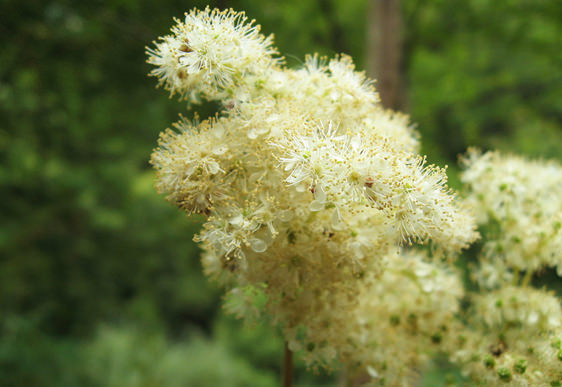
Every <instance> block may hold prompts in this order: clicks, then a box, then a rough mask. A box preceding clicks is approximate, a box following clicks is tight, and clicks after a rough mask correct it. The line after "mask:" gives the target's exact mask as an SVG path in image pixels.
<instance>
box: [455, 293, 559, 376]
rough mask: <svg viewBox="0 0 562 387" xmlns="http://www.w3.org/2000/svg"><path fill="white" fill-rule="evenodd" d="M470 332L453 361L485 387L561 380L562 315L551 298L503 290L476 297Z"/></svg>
mask: <svg viewBox="0 0 562 387" xmlns="http://www.w3.org/2000/svg"><path fill="white" fill-rule="evenodd" d="M470 316H471V319H470V320H471V327H472V328H467V329H463V330H461V333H460V334H459V335H460V336H462V338H463V340H462V342H459V343H457V344H456V345H455V347H452V348H450V351H451V353H452V360H453V361H455V362H457V363H459V364H460V365H462V366H463V370H464V372H465V373H466V374H467V375H470V376H471V377H472V378H473V379H474V380H475V381H477V382H482V383H486V384H489V385H498V384H499V385H502V384H507V385H513V386H521V385H529V386H535V385H550V383H552V382H557V381H560V380H562V356H560V357H559V354H560V355H562V353H560V350H561V349H562V344H561V339H562V329H561V328H562V310H561V307H560V301H559V300H558V299H557V298H556V297H555V296H554V295H552V294H550V293H547V292H544V291H540V290H535V289H532V288H522V287H517V286H506V287H504V288H502V289H499V290H496V291H494V292H491V293H488V294H481V295H478V296H477V297H476V299H475V302H474V309H473V310H472V311H471V313H470Z"/></svg>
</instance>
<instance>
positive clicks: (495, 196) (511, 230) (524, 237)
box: [462, 150, 562, 276]
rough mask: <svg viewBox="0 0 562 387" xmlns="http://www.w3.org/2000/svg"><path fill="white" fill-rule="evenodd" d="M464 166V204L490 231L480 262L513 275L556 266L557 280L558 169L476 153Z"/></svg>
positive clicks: (560, 240) (560, 267)
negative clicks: (497, 263)
mask: <svg viewBox="0 0 562 387" xmlns="http://www.w3.org/2000/svg"><path fill="white" fill-rule="evenodd" d="M463 162H464V164H465V166H466V170H465V171H464V173H463V175H462V181H463V182H464V183H466V184H467V185H468V189H469V197H468V200H469V202H470V203H471V204H472V207H473V208H474V209H475V211H477V216H478V218H479V223H485V222H488V224H489V228H490V229H491V230H490V232H488V233H487V238H486V239H487V242H486V245H485V252H484V255H485V257H487V259H489V260H494V261H495V260H502V261H503V262H504V263H505V264H506V265H507V266H508V267H510V268H512V269H513V270H515V271H528V272H536V271H538V270H540V269H542V268H544V267H556V268H557V271H558V275H560V276H562V166H560V165H559V164H557V163H555V162H552V161H551V162H539V161H528V160H525V159H523V158H521V157H517V156H505V155H502V154H500V153H499V152H488V153H480V152H478V151H477V150H470V151H469V152H468V154H467V156H466V157H465V158H464V159H463ZM493 228H495V230H493Z"/></svg>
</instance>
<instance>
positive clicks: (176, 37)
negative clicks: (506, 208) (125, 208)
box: [148, 8, 478, 383]
mask: <svg viewBox="0 0 562 387" xmlns="http://www.w3.org/2000/svg"><path fill="white" fill-rule="evenodd" d="M259 31H260V28H259V26H257V25H255V24H254V23H253V22H252V21H248V20H247V18H246V16H245V15H244V14H243V13H237V12H234V11H232V10H227V11H218V10H210V9H209V8H207V9H205V10H203V11H199V10H193V11H190V12H189V13H187V14H186V15H185V18H184V19H183V20H181V21H180V20H176V24H175V26H174V27H173V28H172V33H171V35H168V36H165V37H163V38H160V40H159V41H157V42H155V43H154V45H153V47H151V48H149V49H148V56H149V59H148V62H149V63H151V64H153V65H154V66H155V68H154V70H153V71H152V73H151V75H153V76H155V77H157V78H158V80H159V84H160V85H161V86H163V87H164V88H165V89H167V90H169V91H170V93H171V95H174V94H178V95H179V96H180V97H181V98H183V99H186V100H187V101H189V103H191V104H193V103H197V102H199V101H200V100H213V101H217V102H218V103H219V104H220V106H221V108H220V111H219V112H218V114H217V115H216V117H212V118H209V119H208V120H204V121H202V122H197V121H194V122H191V121H188V120H181V121H180V122H179V123H177V124H175V125H174V129H171V130H170V129H169V130H166V131H165V132H164V133H163V134H162V135H161V136H160V141H159V146H158V148H157V149H156V150H155V151H154V153H153V155H152V159H151V162H152V164H153V166H154V167H155V168H156V171H157V183H156V186H157V189H158V190H159V191H160V192H162V193H165V194H166V195H167V198H168V200H169V201H170V202H172V203H174V204H176V205H177V206H178V207H180V208H181V209H183V210H185V211H186V212H187V213H188V214H192V213H197V214H202V215H203V216H205V219H206V221H205V224H204V226H203V229H202V231H201V232H200V233H199V235H198V236H197V237H196V240H197V241H198V242H199V243H200V245H201V247H202V248H203V251H204V253H203V266H204V270H205V272H206V274H207V275H208V276H209V277H211V278H214V279H216V280H217V281H219V283H220V284H221V285H222V286H224V287H225V288H226V289H227V292H228V294H229V297H232V298H233V299H235V300H236V302H232V303H231V304H232V305H234V306H233V307H232V309H233V311H234V312H235V313H237V314H239V315H240V316H243V317H248V318H249V317H251V316H256V315H258V316H260V315H267V316H268V317H269V320H270V321H271V322H272V323H273V324H275V325H277V326H279V327H280V328H281V331H282V333H283V335H284V338H285V340H286V342H287V343H288V348H289V349H291V350H292V351H299V352H300V355H301V357H302V358H303V359H304V360H305V361H306V362H307V364H309V365H312V366H329V365H330V364H332V363H333V361H334V360H335V359H339V360H340V361H342V362H346V363H347V364H349V366H350V367H355V368H357V369H362V370H364V371H365V370H366V372H368V374H369V375H370V376H371V377H372V378H387V380H389V382H390V383H393V380H403V379H401V378H407V377H409V376H410V375H411V373H412V372H413V371H412V370H415V369H416V366H415V364H416V362H417V361H418V360H420V359H421V358H423V357H424V353H426V352H427V351H426V350H425V347H424V346H425V345H431V343H432V342H433V343H436V342H439V340H440V339H439V337H440V335H442V332H443V330H446V329H447V324H448V323H449V321H450V320H451V318H452V316H453V315H454V313H455V312H456V311H457V309H458V299H459V298H460V297H461V296H462V293H463V292H462V286H461V285H460V282H459V279H458V278H457V276H456V275H455V273H454V272H453V271H451V270H450V269H447V268H443V267H441V266H440V265H439V264H437V263H435V262H431V260H430V259H428V258H427V257H425V256H424V255H423V254H421V253H415V252H401V251H400V250H401V246H405V245H407V246H410V245H412V244H423V243H426V242H428V241H430V240H431V241H432V244H433V246H435V250H434V251H435V252H436V254H437V252H439V253H440V254H441V253H442V254H448V255H453V254H455V253H457V252H458V251H459V250H460V249H462V248H463V247H466V246H467V245H468V244H469V243H471V242H472V241H473V240H475V239H476V238H477V235H478V234H477V233H476V232H475V222H474V219H473V217H472V216H471V215H470V212H469V211H468V210H467V209H466V206H465V205H464V204H462V203H461V201H460V200H459V199H458V198H456V196H455V194H454V193H453V192H452V191H451V190H450V189H449V188H448V187H447V185H446V183H447V177H446V174H445V170H444V169H443V168H439V167H436V166H433V165H427V163H426V161H425V158H424V157H422V156H420V155H418V153H417V152H418V135H417V133H416V132H415V131H414V130H413V128H412V126H411V125H410V123H409V121H408V117H407V116H405V115H402V114H399V113H396V112H392V111H389V110H385V109H383V108H382V107H381V105H380V102H379V97H378V94H377V93H376V91H375V89H374V87H373V85H372V82H371V81H370V80H369V79H367V78H366V77H365V75H364V74H363V73H361V72H357V71H355V67H354V65H353V63H352V61H351V58H349V57H347V56H345V55H341V56H338V57H336V58H333V59H330V60H327V59H324V58H319V57H318V56H316V55H313V56H309V57H307V58H306V60H305V64H304V65H303V66H302V68H299V69H289V68H286V67H284V65H283V63H284V62H283V58H281V57H279V56H278V53H277V50H276V49H275V48H274V47H273V38H272V37H271V36H269V37H265V36H263V35H262V34H260V32H259ZM383 273H384V274H383ZM256 294H260V295H261V296H263V297H264V298H265V299H266V300H267V301H266V303H265V306H264V307H263V308H261V309H260V308H257V307H256V305H255V302H254V298H255V296H256ZM406 298H408V299H406ZM393 331H396V332H402V333H401V334H398V333H397V334H396V335H395V336H392V333H391V332H393ZM427 343H429V344H427ZM393 351H394V352H393ZM406 352H407V353H406ZM393 353H395V355H393ZM396 353H399V354H400V353H401V354H402V356H397V355H396ZM392 378H394V379H392Z"/></svg>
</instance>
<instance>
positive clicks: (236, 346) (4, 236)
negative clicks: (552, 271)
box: [0, 0, 562, 386]
mask: <svg viewBox="0 0 562 387" xmlns="http://www.w3.org/2000/svg"><path fill="white" fill-rule="evenodd" d="M207 4H209V5H211V6H216V7H219V8H228V7H232V8H234V9H236V10H245V11H246V12H247V14H248V15H249V16H250V18H255V19H257V20H258V22H259V23H260V24H261V25H262V27H263V31H264V32H265V33H267V34H269V33H275V37H276V43H277V45H278V47H279V48H280V51H281V52H282V53H283V54H284V55H285V56H286V59H287V63H288V64H289V65H290V66H298V65H299V64H301V63H302V60H303V58H304V55H305V54H306V53H312V52H319V53H321V54H325V55H330V56H331V55H334V54H336V53H340V52H344V53H347V54H350V55H351V56H353V57H354V58H355V61H356V64H357V66H358V68H360V69H365V68H367V62H368V60H367V59H368V57H369V55H371V54H372V53H370V50H371V48H370V45H369V39H368V33H367V31H368V30H369V24H370V23H372V22H373V17H372V12H370V11H369V9H370V7H372V4H369V0H285V1H277V0H260V1H251V0H236V1H235V0H232V1H226V0H224V1H214V2H213V1H210V2H203V1H190V0H182V1H179V0H159V1H152V2H148V1H141V0H108V1H96V0H90V1H70V0H67V1H65V0H2V1H0V385H2V386H219V385H221V386H229V385H232V386H235V385H239V386H245V385H260V386H261V385H264V386H265V385H278V383H279V382H278V380H279V373H280V363H281V357H282V347H283V344H282V341H281V339H280V338H279V336H278V332H277V331H276V330H275V329H274V328H271V327H269V326H268V325H267V324H263V325H257V326H252V327H245V326H244V324H243V323H242V322H241V321H238V320H236V319H235V318H233V317H231V316H228V315H226V314H225V313H224V312H223V311H222V310H221V291H220V289H217V288H216V286H215V285H214V284H212V283H208V282H207V280H206V279H205V277H204V275H203V274H202V271H201V265H200V263H199V251H198V249H197V247H196V246H195V244H194V243H193V242H192V237H193V235H194V233H196V232H197V230H198V227H199V226H200V223H199V222H200V220H198V219H197V218H188V217H187V216H186V215H185V214H183V213H181V212H180V211H179V210H176V208H174V207H172V206H171V205H169V204H167V203H166V202H165V200H164V198H163V197H161V196H158V195H157V194H156V193H155V191H154V189H153V180H154V173H153V171H152V170H151V169H150V166H149V165H148V159H149V156H150V153H151V151H152V149H153V148H154V147H155V145H156V140H157V136H158V133H159V132H160V131H161V130H163V129H165V128H166V127H168V126H169V125H170V124H171V123H172V122H174V121H176V120H177V118H178V114H179V113H183V114H184V115H187V116H190V115H192V114H193V112H194V111H195V110H196V111H199V113H200V114H201V116H202V117H206V116H208V115H211V114H213V111H212V107H211V106H206V105H203V106H200V107H195V109H192V110H190V111H188V110H186V104H185V103H182V102H178V101H176V100H170V99H169V98H168V95H167V93H166V92H165V91H163V90H155V88H154V86H155V84H156V82H155V79H152V78H148V77H147V76H146V75H147V73H148V72H149V71H150V66H149V65H148V64H146V63H145V52H144V51H145V46H146V45H150V44H151V41H153V40H154V39H156V38H157V37H158V36H160V35H163V34H166V33H167V32H168V30H169V28H170V26H171V25H172V17H174V16H176V17H181V15H183V12H184V11H186V10H188V9H191V8H193V7H204V6H205V5H207ZM400 18H401V25H402V27H401V28H400V30H399V31H396V33H397V34H400V37H401V42H402V43H401V57H402V61H401V64H400V69H399V74H400V78H401V90H402V91H401V102H400V104H401V105H402V108H403V109H404V110H406V111H407V112H408V113H410V114H411V116H412V120H413V121H414V122H415V123H416V124H417V128H418V130H419V132H420V133H421V135H422V143H423V152H424V153H426V154H428V156H429V160H430V161H432V162H437V163H440V164H449V166H450V169H449V173H450V175H451V184H452V185H453V186H454V187H456V188H460V187H459V185H458V177H457V175H458V170H457V168H456V167H455V165H456V161H457V156H458V154H459V153H462V152H464V151H465V150H466V148H467V147H468V146H471V145H473V146H479V147H481V148H484V149H490V148H499V149H502V150H508V151H511V152H517V153H520V154H525V155H529V156H533V157H548V158H559V159H560V158H562V152H561V150H562V3H560V2H559V1H555V0H513V1H506V2H504V1H496V0H463V1H450V0H432V1H422V0H402V4H401V8H400ZM338 379H339V376H338V372H337V370H336V371H335V372H334V373H332V374H328V373H324V374H316V375H315V374H313V373H312V372H307V371H306V368H305V367H304V366H303V365H302V364H300V363H297V369H296V382H297V385H310V384H316V385H320V384H327V385H330V384H335V383H337V382H338ZM447 380H453V381H455V380H456V381H458V380H460V379H459V376H458V373H457V372H456V371H455V370H454V369H451V368H450V367H449V366H448V365H447V364H444V363H442V362H440V361H438V360H436V362H435V365H434V367H433V368H432V369H430V370H428V371H425V372H424V373H423V375H422V377H421V378H420V385H427V386H435V385H440V384H443V383H445V381H447Z"/></svg>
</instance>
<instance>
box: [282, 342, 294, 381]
mask: <svg viewBox="0 0 562 387" xmlns="http://www.w3.org/2000/svg"><path fill="white" fill-rule="evenodd" d="M282 386H283V387H292V386H293V352H291V350H290V349H289V346H288V344H287V343H285V353H284V354H283V384H282Z"/></svg>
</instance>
